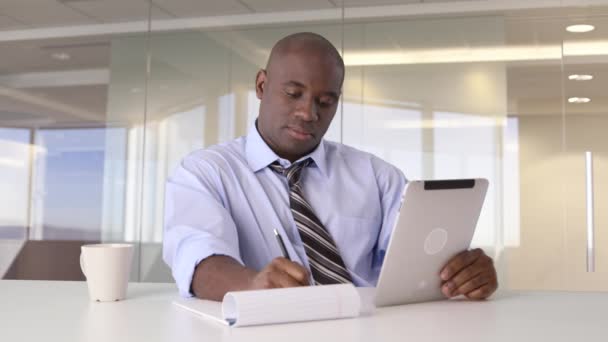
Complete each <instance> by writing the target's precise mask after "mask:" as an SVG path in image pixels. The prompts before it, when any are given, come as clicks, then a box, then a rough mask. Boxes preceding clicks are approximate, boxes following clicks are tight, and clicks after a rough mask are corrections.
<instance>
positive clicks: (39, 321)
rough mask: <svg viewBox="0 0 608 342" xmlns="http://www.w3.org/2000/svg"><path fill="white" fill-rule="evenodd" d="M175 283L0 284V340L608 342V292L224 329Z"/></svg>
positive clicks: (520, 296)
mask: <svg viewBox="0 0 608 342" xmlns="http://www.w3.org/2000/svg"><path fill="white" fill-rule="evenodd" d="M176 296H177V292H176V290H175V286H174V285H172V284H130V285H129V298H128V299H127V300H125V301H122V302H115V303H94V302H90V301H89V298H88V294H87V288H86V284H85V283H84V282H50V281H19V280H17V281H15V280H0V341H7V342H8V341H36V342H42V341H44V342H47V341H48V342H51V341H61V342H69V341H107V342H118V341H129V342H137V341H145V342H154V341H171V342H186V341H197V342H207V341H248V342H253V341H285V342H296V341H307V342H321V341H339V342H350V341H365V342H376V341H447V342H457V341H463V342H464V341H466V342H474V341H484V342H487V341H505V342H506V341H508V342H513V341H551V342H561V341H569V342H570V341H585V342H590V341H604V342H605V341H608V293H565V292H553V293H551V292H534V293H514V294H503V295H500V296H498V297H497V298H495V299H493V300H490V301H486V302H469V301H463V300H452V301H443V302H434V303H425V304H416V305H407V306H400V307H392V308H384V309H379V310H376V312H375V313H374V314H373V315H371V316H367V317H360V318H355V319H344V320H333V321H321V322H311V323H294V324H282V325H271V326H261V327H245V328H228V327H224V326H220V325H218V324H215V323H213V322H208V321H206V320H203V319H201V318H199V317H196V316H194V315H192V314H191V313H189V312H186V311H185V310H182V309H180V308H178V307H175V306H174V305H172V304H171V300H172V299H173V298H176Z"/></svg>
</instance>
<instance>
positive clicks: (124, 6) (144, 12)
mask: <svg viewBox="0 0 608 342" xmlns="http://www.w3.org/2000/svg"><path fill="white" fill-rule="evenodd" d="M67 4H68V5H69V6H71V7H73V8H75V9H77V10H79V11H80V12H82V13H85V14H87V15H89V16H91V17H93V18H95V19H98V20H99V21H101V22H104V23H108V22H121V21H134V20H147V19H148V11H149V2H148V1H147V0H128V1H126V0H106V1H91V0H83V1H70V2H69V3H67ZM169 18H173V16H171V15H170V14H169V13H167V12H165V11H163V10H162V9H160V8H158V7H156V6H152V19H169Z"/></svg>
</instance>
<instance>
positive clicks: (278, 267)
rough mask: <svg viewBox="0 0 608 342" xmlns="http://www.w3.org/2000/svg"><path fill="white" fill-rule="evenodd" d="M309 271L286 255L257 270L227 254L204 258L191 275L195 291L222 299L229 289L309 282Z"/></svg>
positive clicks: (271, 286) (274, 286)
mask: <svg viewBox="0 0 608 342" xmlns="http://www.w3.org/2000/svg"><path fill="white" fill-rule="evenodd" d="M308 278H309V276H308V271H307V270H306V269H305V268H304V267H302V266H301V265H300V264H297V263H295V262H293V261H289V260H288V259H286V258H276V259H273V260H272V261H271V262H270V264H268V265H266V267H264V268H263V269H262V270H261V271H259V272H256V271H255V270H252V269H250V268H247V267H245V266H243V265H241V264H240V263H239V262H238V261H236V260H234V259H232V258H231V257H228V256H224V255H213V256H210V257H208V258H206V259H205V260H203V261H201V262H200V263H199V264H198V265H197V266H196V268H195V270H194V275H193V277H192V284H191V291H192V293H193V294H194V295H195V296H197V297H199V298H203V299H210V300H215V301H221V300H222V298H223V297H224V295H225V294H226V292H228V291H243V290H258V289H272V288H279V287H293V286H305V285H308Z"/></svg>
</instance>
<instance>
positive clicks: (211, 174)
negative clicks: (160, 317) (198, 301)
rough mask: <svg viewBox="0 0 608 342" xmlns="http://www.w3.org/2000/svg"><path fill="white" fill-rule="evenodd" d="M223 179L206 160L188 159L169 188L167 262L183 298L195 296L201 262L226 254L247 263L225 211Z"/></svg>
mask: <svg viewBox="0 0 608 342" xmlns="http://www.w3.org/2000/svg"><path fill="white" fill-rule="evenodd" d="M220 184H221V182H220V177H219V172H218V170H217V169H214V168H213V167H212V166H211V165H209V164H208V163H207V162H205V161H204V160H193V159H192V157H186V158H185V159H184V160H183V161H182V163H181V164H180V166H178V167H177V169H176V170H175V171H174V172H173V174H172V175H171V176H170V177H169V179H168V180H167V184H166V189H165V216H164V236H163V259H164V261H165V262H166V263H167V265H169V267H170V268H171V272H172V274H173V278H174V279H175V282H176V284H177V287H178V289H179V293H180V295H182V296H184V297H191V296H192V295H193V294H192V292H191V290H190V289H191V283H192V277H193V274H194V269H195V268H196V266H197V265H198V263H199V262H201V261H202V260H204V259H205V258H207V257H209V256H212V255H226V256H229V257H232V258H233V259H235V260H237V261H238V262H239V263H241V264H243V261H242V260H241V257H240V253H239V243H238V235H237V229H236V225H235V223H234V221H233V219H232V217H231V215H230V213H229V212H228V210H227V209H226V208H225V205H224V203H225V200H226V199H225V198H222V193H223V191H222V188H221V187H220Z"/></svg>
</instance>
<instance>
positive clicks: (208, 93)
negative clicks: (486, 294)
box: [0, 0, 608, 290]
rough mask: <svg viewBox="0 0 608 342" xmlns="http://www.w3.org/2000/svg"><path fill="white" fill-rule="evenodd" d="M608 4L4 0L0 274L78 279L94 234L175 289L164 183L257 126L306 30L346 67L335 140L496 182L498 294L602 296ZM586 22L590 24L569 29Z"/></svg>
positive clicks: (143, 275)
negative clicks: (167, 260) (259, 89)
mask: <svg viewBox="0 0 608 342" xmlns="http://www.w3.org/2000/svg"><path fill="white" fill-rule="evenodd" d="M575 5H578V6H575ZM605 5H606V4H602V2H601V1H596V2H594V5H593V6H592V5H588V4H587V3H584V4H579V3H577V4H574V3H568V4H566V3H563V2H561V1H556V2H554V3H553V2H550V1H544V2H534V1H531V2H528V3H525V4H524V2H521V4H519V5H509V6H507V5H504V7H501V6H502V5H500V4H497V5H496V8H492V9H488V8H487V7H486V10H482V8H481V7H479V8H477V7H476V6H475V5H471V7H469V8H468V9H467V10H465V9H463V7H462V6H460V7H459V6H457V5H455V4H451V3H449V2H446V3H444V4H441V5H438V4H436V3H435V4H430V3H429V4H427V3H426V2H424V3H413V4H412V3H409V2H407V3H405V2H398V1H381V2H378V3H374V4H373V5H370V4H367V3H365V4H364V3H363V2H358V1H344V4H343V3H342V1H334V0H332V1H314V2H297V3H296V2H295V1H281V2H256V1H248V0H244V1H221V2H202V1H201V2H192V1H157V0H155V1H151V2H147V1H141V2H139V1H134V2H79V1H76V2H59V1H49V2H48V3H47V4H45V5H41V6H43V7H44V9H45V10H46V11H48V13H55V14H56V16H54V17H51V16H49V17H46V16H42V15H39V16H35V15H33V14H28V13H30V12H31V13H33V11H32V10H31V8H30V7H28V6H27V4H25V2H24V3H23V4H21V5H19V4H16V5H15V4H12V5H11V6H8V5H4V4H0V19H1V20H0V49H2V51H3V55H2V59H1V60H0V189H1V190H3V191H2V193H4V194H8V193H10V194H11V196H3V197H2V198H1V199H0V204H1V205H0V242H1V244H0V274H2V275H3V277H4V278H18V279H30V278H31V279H34V278H36V277H40V274H41V273H40V270H36V269H27V268H26V267H25V266H24V263H22V262H20V260H21V259H20V258H22V257H24V256H26V255H25V254H28V253H33V255H38V254H37V253H44V255H51V256H52V257H49V258H48V259H49V260H55V262H56V264H50V266H48V265H47V266H45V267H47V268H48V267H51V266H52V265H62V264H66V263H67V264H69V265H71V266H70V267H72V268H73V270H72V273H71V275H70V276H69V277H67V278H65V276H62V277H64V278H65V279H82V275H81V274H80V271H79V270H78V265H76V264H75V263H73V262H72V261H73V258H74V256H76V255H77V254H78V253H79V252H78V249H79V248H80V245H82V244H83V243H89V242H99V241H103V242H116V241H127V242H131V243H134V244H136V246H137V251H136V254H135V255H136V260H135V262H134V266H135V267H134V269H133V273H132V278H131V279H132V280H133V281H150V282H161V281H163V282H164V281H172V278H171V274H170V270H169V269H168V267H167V266H166V265H165V264H164V262H163V261H162V257H161V255H162V254H161V248H162V238H163V236H162V235H163V211H164V208H163V200H164V182H165V180H166V177H167V176H168V175H169V174H170V172H171V171H172V169H173V168H174V167H175V166H176V165H178V163H179V162H180V160H181V158H182V157H184V156H185V155H187V154H188V153H190V152H192V151H194V150H196V149H199V148H204V147H207V146H210V145H212V144H217V143H221V142H226V141H229V140H231V139H233V138H235V137H238V136H241V135H244V134H246V132H247V129H248V128H249V127H250V126H251V125H252V124H253V121H254V120H255V118H256V116H257V113H258V109H259V103H258V100H257V98H256V96H255V92H254V80H255V74H256V72H257V71H258V70H259V69H260V68H263V67H264V65H265V63H266V59H267V57H268V54H269V52H270V49H271V47H272V45H273V44H274V43H275V42H276V41H277V40H278V39H280V38H282V37H284V36H285V35H287V34H290V33H294V32H299V31H312V32H316V33H319V34H322V35H323V36H325V37H326V38H328V39H329V40H330V41H331V42H332V43H333V44H334V45H335V46H336V47H337V48H338V49H339V50H340V51H341V53H342V55H343V57H344V60H345V63H346V78H345V83H344V87H343V96H342V98H341V103H340V106H339V109H338V112H337V114H336V116H335V119H334V121H333V123H332V125H331V127H330V129H329V131H328V133H327V136H326V138H327V139H330V140H334V141H338V142H342V143H345V144H348V145H351V146H353V147H355V148H358V149H361V150H364V151H368V152H371V153H374V154H376V155H377V156H379V157H381V158H383V159H385V160H387V161H389V162H391V163H393V164H394V165H396V166H397V167H399V168H400V169H401V170H402V171H403V172H404V173H405V175H406V176H407V177H408V178H409V179H412V180H413V179H430V178H433V179H439V178H472V177H483V178H487V179H489V181H490V188H489V191H488V195H487V199H486V202H485V204H484V207H483V211H482V214H481V217H480V221H479V224H478V227H477V230H476V234H475V236H474V239H473V246H474V247H482V248H484V250H486V252H487V253H488V254H490V255H491V256H493V257H494V258H495V259H496V261H497V265H498V269H499V274H500V278H501V284H502V286H503V287H504V288H512V289H541V290H547V289H575V290H589V289H601V290H605V284H606V282H605V281H603V280H602V279H604V278H601V277H603V276H602V275H597V273H596V275H589V274H587V271H586V269H585V267H586V263H587V253H588V249H587V245H588V241H587V237H588V234H587V221H586V218H587V211H586V210H587V207H586V206H585V199H586V197H585V196H586V187H585V185H586V184H585V178H584V175H585V171H586V170H585V163H584V152H586V151H591V152H594V169H593V170H594V172H595V175H596V177H595V188H594V189H595V197H594V199H595V205H596V207H595V208H596V216H595V217H594V218H595V223H596V226H595V227H596V230H595V235H594V237H595V247H596V248H595V249H594V252H595V260H596V265H595V266H596V268H597V270H599V271H601V270H604V271H605V269H606V268H605V267H604V266H605V265H604V264H602V261H603V260H606V257H605V256H606V253H608V252H606V251H605V250H604V248H602V246H603V245H605V243H604V242H605V240H606V234H604V233H603V232H604V230H603V229H601V228H600V227H602V226H604V225H605V219H604V217H603V216H602V215H603V214H602V212H601V207H602V205H604V202H605V199H604V198H603V197H602V196H603V193H602V192H601V189H602V186H603V185H604V182H605V180H604V179H603V178H602V175H603V174H604V173H605V172H602V170H604V169H603V168H604V167H605V165H604V164H603V163H604V160H603V158H604V156H603V153H604V152H605V140H606V139H604V138H603V135H602V132H603V131H602V128H603V127H604V126H606V125H603V121H602V120H603V119H602V115H603V112H604V111H605V110H604V109H605V108H606V106H605V104H606V103H605V101H604V100H603V96H604V95H603V94H602V91H603V88H604V87H603V86H602V84H603V83H602V82H603V81H602V80H603V78H604V77H603V76H602V75H603V72H604V71H603V69H604V64H605V57H606V53H604V47H605V46H604V45H605V44H604V43H605V42H604V40H606V35H607V32H606V29H605V27H606V25H607V22H606V18H607V17H608V11H607V10H606V7H605ZM518 6H519V7H518ZM36 13H41V12H40V10H38V11H36ZM4 18H8V19H4ZM576 23H578V24H580V23H590V24H594V25H595V26H596V29H595V30H594V31H591V32H587V33H580V34H575V33H571V32H567V31H566V30H565V28H566V27H567V26H568V25H570V24H576ZM574 74H578V75H587V74H590V75H592V76H593V79H592V80H587V81H577V80H574V79H572V80H571V79H570V78H569V77H570V76H571V75H574ZM574 97H576V98H578V99H579V100H577V101H578V102H579V103H574V102H572V103H570V102H569V101H568V100H569V99H570V98H574ZM582 98H589V99H590V101H588V102H584V100H581V99H582ZM59 242H61V245H57V244H55V243H59ZM66 246H67V247H66ZM66 248H67V249H66ZM41 251H44V252H41ZM40 255H42V254H40ZM70 262H72V263H70ZM57 267H59V266H57ZM600 273H601V272H600ZM575 278H576V279H577V280H573V279H575ZM602 284H604V285H602Z"/></svg>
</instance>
